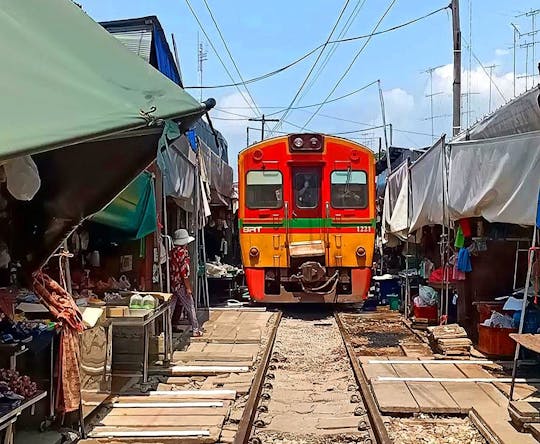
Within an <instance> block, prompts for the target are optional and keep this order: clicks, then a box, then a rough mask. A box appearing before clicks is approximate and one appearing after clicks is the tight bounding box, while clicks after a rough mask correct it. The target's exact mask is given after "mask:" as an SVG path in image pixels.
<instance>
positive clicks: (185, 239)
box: [170, 228, 202, 336]
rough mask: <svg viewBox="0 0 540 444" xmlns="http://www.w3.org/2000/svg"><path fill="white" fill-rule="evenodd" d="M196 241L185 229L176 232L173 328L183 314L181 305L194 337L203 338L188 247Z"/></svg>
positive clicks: (173, 271) (172, 276)
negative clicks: (191, 276) (194, 294)
mask: <svg viewBox="0 0 540 444" xmlns="http://www.w3.org/2000/svg"><path fill="white" fill-rule="evenodd" d="M194 240H195V238H194V237H193V236H190V235H189V233H188V232H187V230H184V229H183V228H181V229H179V230H176V231H175V232H174V237H173V244H174V247H173V249H172V250H171V252H170V267H171V286H172V291H173V294H174V308H173V317H172V323H173V326H176V325H177V324H178V320H179V318H180V313H181V308H180V306H179V305H180V304H181V305H182V306H183V307H184V308H185V309H186V312H187V315H188V318H189V321H190V322H191V327H192V329H193V336H201V334H202V333H201V331H200V329H199V321H198V319H197V312H196V311H195V303H194V301H193V292H192V290H191V282H190V281H189V273H190V267H189V263H190V258H189V252H188V250H187V245H188V244H190V243H191V242H193V241H194ZM178 301H180V304H178Z"/></svg>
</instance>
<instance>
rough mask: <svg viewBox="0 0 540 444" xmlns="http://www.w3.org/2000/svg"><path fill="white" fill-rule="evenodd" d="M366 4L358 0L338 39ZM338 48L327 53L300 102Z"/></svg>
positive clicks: (333, 48)
mask: <svg viewBox="0 0 540 444" xmlns="http://www.w3.org/2000/svg"><path fill="white" fill-rule="evenodd" d="M365 3H366V0H358V1H357V2H356V5H355V7H354V9H353V10H352V12H351V14H350V15H349V18H348V19H347V21H346V22H345V24H344V25H343V28H342V29H341V31H340V33H339V35H338V39H341V38H342V37H343V36H344V35H345V34H347V32H348V31H349V29H350V28H351V26H352V24H353V23H354V21H355V20H356V17H358V14H359V13H360V10H361V9H362V8H363V7H364V4H365ZM338 46H339V42H338V43H336V44H335V45H332V48H331V49H330V51H329V52H327V53H326V56H325V59H324V60H323V62H322V64H321V65H320V66H319V68H318V69H317V72H316V73H315V76H314V77H313V79H311V81H310V82H309V85H308V86H307V88H306V89H305V90H304V92H303V93H302V95H301V96H300V98H299V101H301V100H302V99H303V98H304V97H306V95H307V94H308V93H309V91H311V88H312V87H313V85H314V84H315V83H316V82H317V80H318V79H319V77H320V76H321V74H322V73H323V71H324V69H325V68H326V66H327V65H328V63H329V62H330V59H331V58H332V56H333V55H334V54H335V52H336V50H337V48H338Z"/></svg>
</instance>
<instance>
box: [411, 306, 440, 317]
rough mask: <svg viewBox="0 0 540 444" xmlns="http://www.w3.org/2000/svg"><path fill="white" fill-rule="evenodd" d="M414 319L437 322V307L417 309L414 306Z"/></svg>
mask: <svg viewBox="0 0 540 444" xmlns="http://www.w3.org/2000/svg"><path fill="white" fill-rule="evenodd" d="M414 317H415V318H421V319H430V320H437V318H438V310H437V306H436V305H432V306H430V307H417V306H416V305H415V306H414Z"/></svg>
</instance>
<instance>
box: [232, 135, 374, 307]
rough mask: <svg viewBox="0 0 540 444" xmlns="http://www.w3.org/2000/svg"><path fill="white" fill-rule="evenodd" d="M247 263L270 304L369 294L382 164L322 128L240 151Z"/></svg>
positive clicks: (255, 287)
mask: <svg viewBox="0 0 540 444" xmlns="http://www.w3.org/2000/svg"><path fill="white" fill-rule="evenodd" d="M238 167H239V175H238V177H239V202H240V205H239V224H240V245H241V250H242V263H243V265H244V270H245V274H246V281H247V285H248V289H249V293H250V295H251V298H252V299H253V300H255V301H258V302H265V303H298V302H316V303H322V302H325V303H354V302H360V301H362V300H363V299H365V298H366V297H367V293H368V290H369V285H370V279H371V266H372V263H373V250H374V242H375V217H376V216H375V162H374V156H373V153H372V152H371V151H370V150H369V149H367V148H366V147H363V146H361V145H358V144H356V143H354V142H351V141H348V140H345V139H340V138H337V137H331V136H325V135H321V134H293V135H289V136H284V137H277V138H274V139H269V140H265V141H264V142H261V143H259V144H256V145H253V146H251V147H249V148H247V149H245V150H244V151H242V152H241V153H240V154H239V159H238Z"/></svg>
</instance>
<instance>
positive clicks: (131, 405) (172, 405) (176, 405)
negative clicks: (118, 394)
mask: <svg viewBox="0 0 540 444" xmlns="http://www.w3.org/2000/svg"><path fill="white" fill-rule="evenodd" d="M106 405H107V406H109V407H111V408H113V409H115V408H123V409H138V408H144V409H149V408H168V409H183V408H197V407H202V408H205V407H223V406H224V405H225V404H224V403H223V401H198V402H118V401H115V402H112V403H108V404H106Z"/></svg>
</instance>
